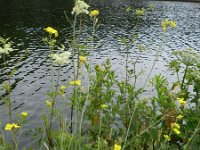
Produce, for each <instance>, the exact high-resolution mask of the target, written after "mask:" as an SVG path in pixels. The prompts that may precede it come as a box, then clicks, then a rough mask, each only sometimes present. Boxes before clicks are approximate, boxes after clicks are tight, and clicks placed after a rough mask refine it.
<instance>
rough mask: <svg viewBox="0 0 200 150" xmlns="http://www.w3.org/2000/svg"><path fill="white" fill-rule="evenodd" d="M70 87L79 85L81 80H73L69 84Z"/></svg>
mask: <svg viewBox="0 0 200 150" xmlns="http://www.w3.org/2000/svg"><path fill="white" fill-rule="evenodd" d="M69 83H70V84H71V85H81V80H73V81H71V82H69Z"/></svg>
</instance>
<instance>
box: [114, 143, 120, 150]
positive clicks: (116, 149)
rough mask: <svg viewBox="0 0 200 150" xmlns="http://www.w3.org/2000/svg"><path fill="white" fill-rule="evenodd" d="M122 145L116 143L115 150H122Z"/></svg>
mask: <svg viewBox="0 0 200 150" xmlns="http://www.w3.org/2000/svg"><path fill="white" fill-rule="evenodd" d="M121 148H122V147H121V145H119V144H115V145H114V150H121Z"/></svg>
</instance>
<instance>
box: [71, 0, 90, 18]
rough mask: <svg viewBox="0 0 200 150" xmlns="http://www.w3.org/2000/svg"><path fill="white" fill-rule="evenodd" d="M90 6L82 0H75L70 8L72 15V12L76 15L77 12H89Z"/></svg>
mask: <svg viewBox="0 0 200 150" xmlns="http://www.w3.org/2000/svg"><path fill="white" fill-rule="evenodd" d="M89 7H90V6H89V5H88V4H86V3H85V2H84V1H82V0H77V1H76V3H75V6H74V8H73V10H72V15H73V14H76V15H79V14H89V11H88V8H89Z"/></svg>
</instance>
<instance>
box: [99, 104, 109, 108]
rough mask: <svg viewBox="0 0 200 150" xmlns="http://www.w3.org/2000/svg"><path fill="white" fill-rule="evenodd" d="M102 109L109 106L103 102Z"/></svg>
mask: <svg viewBox="0 0 200 150" xmlns="http://www.w3.org/2000/svg"><path fill="white" fill-rule="evenodd" d="M100 107H101V109H104V108H108V106H107V105H106V104H101V106H100Z"/></svg>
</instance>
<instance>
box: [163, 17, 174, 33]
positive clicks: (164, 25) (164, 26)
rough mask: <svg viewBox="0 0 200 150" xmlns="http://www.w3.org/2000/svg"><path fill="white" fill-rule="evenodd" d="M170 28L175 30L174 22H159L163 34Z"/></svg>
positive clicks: (167, 20) (166, 20)
mask: <svg viewBox="0 0 200 150" xmlns="http://www.w3.org/2000/svg"><path fill="white" fill-rule="evenodd" d="M170 26H171V27H172V28H176V22H175V21H172V20H169V19H165V20H163V21H162V22H161V27H162V29H163V31H164V32H165V31H166V30H167V29H168V27H170Z"/></svg>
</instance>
